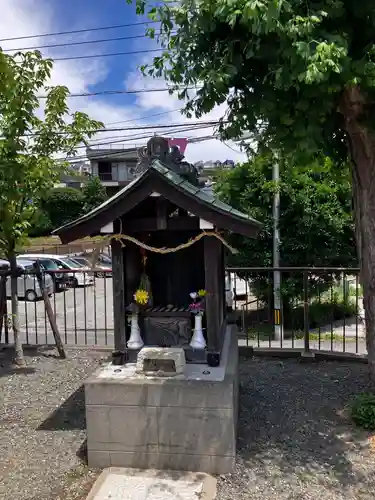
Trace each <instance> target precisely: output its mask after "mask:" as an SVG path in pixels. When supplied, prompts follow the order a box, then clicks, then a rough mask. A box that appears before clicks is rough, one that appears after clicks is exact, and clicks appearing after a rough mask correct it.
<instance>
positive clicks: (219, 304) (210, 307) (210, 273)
mask: <svg viewBox="0 0 375 500" xmlns="http://www.w3.org/2000/svg"><path fill="white" fill-rule="evenodd" d="M221 245H222V244H221V242H220V241H219V240H218V239H217V238H213V237H209V236H207V237H206V238H204V272H205V282H206V291H207V296H206V324H207V349H208V351H211V352H220V349H221V344H222V343H221V340H220V336H221V325H222V322H223V314H224V312H223V300H222V284H221V283H220V274H222V273H221V270H220V266H222V259H221V256H222V253H221V250H222V249H221Z"/></svg>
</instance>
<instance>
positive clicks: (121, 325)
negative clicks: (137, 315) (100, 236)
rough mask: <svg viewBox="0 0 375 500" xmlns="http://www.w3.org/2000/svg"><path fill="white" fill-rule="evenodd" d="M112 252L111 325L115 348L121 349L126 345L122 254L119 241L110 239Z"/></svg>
mask: <svg viewBox="0 0 375 500" xmlns="http://www.w3.org/2000/svg"><path fill="white" fill-rule="evenodd" d="M111 253H112V276H113V278H112V280H113V327H114V337H115V338H114V340H115V349H116V350H123V349H124V348H125V347H126V334H125V321H126V318H125V279H124V278H125V277H124V254H123V249H122V246H121V243H120V242H119V241H117V240H112V241H111Z"/></svg>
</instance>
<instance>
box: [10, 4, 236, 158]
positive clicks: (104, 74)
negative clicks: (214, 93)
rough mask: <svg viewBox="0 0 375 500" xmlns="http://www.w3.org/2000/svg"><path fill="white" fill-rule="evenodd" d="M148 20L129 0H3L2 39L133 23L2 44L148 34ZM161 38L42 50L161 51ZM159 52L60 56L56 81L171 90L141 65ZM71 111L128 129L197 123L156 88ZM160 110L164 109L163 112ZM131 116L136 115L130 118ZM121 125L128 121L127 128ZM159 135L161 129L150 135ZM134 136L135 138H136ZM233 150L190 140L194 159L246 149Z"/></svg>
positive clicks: (52, 53) (77, 86) (79, 101)
mask: <svg viewBox="0 0 375 500" xmlns="http://www.w3.org/2000/svg"><path fill="white" fill-rule="evenodd" d="M142 20H143V19H142V18H140V17H139V16H137V15H136V14H135V6H134V5H128V4H127V2H126V0H1V17H0V33H1V38H7V37H21V36H27V35H34V34H38V35H39V34H41V33H52V32H59V31H70V30H79V29H87V28H88V29H89V28H95V27H103V26H113V25H119V24H131V25H132V26H130V27H126V28H117V29H111V30H103V31H93V32H88V33H81V34H74V35H64V36H55V37H39V38H34V39H25V40H14V41H5V42H2V48H3V49H11V48H18V47H29V46H40V45H50V44H56V43H60V44H61V43H69V42H82V41H92V40H99V39H107V38H115V37H129V36H137V35H141V36H142V35H143V34H144V30H145V26H133V24H134V23H139V22H140V21H142ZM153 44H154V42H152V41H150V40H149V39H147V38H144V37H143V36H142V38H140V39H134V40H120V41H113V42H105V43H97V44H96V43H95V44H83V45H79V46H67V47H58V48H47V49H41V51H42V53H43V54H45V55H46V56H49V57H52V58H59V57H73V56H79V55H87V54H91V55H97V54H105V53H113V52H130V51H139V50H149V49H150V48H154V46H153ZM151 57H152V55H151V54H142V55H139V54H138V55H126V56H118V57H99V58H92V59H82V60H71V61H59V62H56V63H55V65H54V70H53V75H52V81H51V84H53V85H66V86H68V87H69V89H70V91H71V92H73V93H84V92H97V91H102V90H118V89H123V90H129V89H153V88H159V87H161V88H162V87H165V86H166V82H165V81H163V80H153V79H151V78H144V77H143V76H142V75H141V73H140V71H139V69H138V66H139V64H142V63H143V62H145V61H146V60H147V59H150V58H151ZM69 105H70V108H71V109H72V110H73V111H75V110H81V111H85V112H87V113H88V114H89V115H90V116H92V117H93V118H95V119H98V120H101V121H103V122H104V123H106V124H108V123H109V124H111V123H113V122H119V121H128V123H127V124H124V126H132V125H133V124H134V125H148V124H156V123H162V124H171V123H181V122H183V123H185V122H186V123H187V125H188V124H189V121H193V122H196V121H197V120H196V119H192V120H187V119H186V118H185V117H183V116H182V115H181V114H180V113H179V111H178V110H179V109H180V108H181V107H182V106H183V103H182V102H179V101H178V100H177V99H176V98H175V97H174V96H169V95H168V94H167V93H164V92H162V93H161V92H149V93H143V94H136V95H117V96H96V97H82V98H81V97H80V98H71V99H70V100H69ZM224 112H225V106H221V107H220V108H218V109H215V110H213V111H212V112H211V113H210V114H209V115H206V116H205V117H203V118H202V120H212V119H218V118H219V117H221V116H223V115H224ZM157 113H164V114H163V115H162V116H159V117H155V116H154V115H155V114H157ZM129 120H133V121H132V122H129ZM120 126H121V125H120ZM130 134H131V135H132V136H133V137H140V134H139V133H138V136H136V133H135V131H126V132H125V131H122V132H119V133H116V134H114V133H111V135H109V134H107V137H110V138H109V139H105V137H106V136H105V135H103V134H100V137H99V135H98V137H97V138H96V142H99V143H100V141H102V142H104V141H105V140H106V141H110V140H112V138H113V136H114V135H116V136H118V139H117V138H114V139H115V140H120V139H121V138H124V140H127V145H128V146H133V145H134V144H138V145H142V144H143V143H144V141H145V140H146V139H145V138H138V139H136V138H135V139H134V143H131V142H130V138H126V137H127V135H130ZM212 134H213V130H212V129H204V130H194V131H193V132H185V133H183V132H181V133H175V134H174V136H175V137H184V136H185V137H186V136H187V137H206V136H209V135H212ZM150 135H153V131H151V132H150ZM132 140H133V139H132ZM230 146H231V147H232V148H234V149H235V151H233V149H230V148H229V147H227V146H226V145H225V144H223V143H220V142H219V141H217V140H205V141H203V142H199V143H196V144H189V146H188V148H187V150H186V157H187V159H188V160H189V161H194V162H195V161H199V160H210V159H211V160H221V161H223V160H225V159H234V160H239V159H243V158H244V155H243V154H242V153H240V152H239V151H238V146H236V145H233V144H230Z"/></svg>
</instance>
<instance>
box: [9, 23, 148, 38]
mask: <svg viewBox="0 0 375 500" xmlns="http://www.w3.org/2000/svg"><path fill="white" fill-rule="evenodd" d="M157 22H158V21H143V22H138V23H130V24H115V25H112V26H99V27H96V28H86V29H80V30H72V31H58V32H54V33H39V34H37V35H27V36H15V37H11V38H0V42H10V41H12V40H26V39H28V38H42V37H45V36H61V35H73V34H76V33H88V32H89V31H104V30H113V29H119V28H132V27H133V26H144V25H146V24H155V23H157Z"/></svg>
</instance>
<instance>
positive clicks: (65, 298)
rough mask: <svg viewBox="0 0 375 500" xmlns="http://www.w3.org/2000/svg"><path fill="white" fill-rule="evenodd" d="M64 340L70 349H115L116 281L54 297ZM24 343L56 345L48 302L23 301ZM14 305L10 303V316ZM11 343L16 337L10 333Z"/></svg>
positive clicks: (101, 280) (97, 281)
mask: <svg viewBox="0 0 375 500" xmlns="http://www.w3.org/2000/svg"><path fill="white" fill-rule="evenodd" d="M50 300H51V304H52V307H53V309H54V311H55V315H56V321H57V325H58V328H59V330H60V334H61V337H62V340H63V342H64V343H65V344H67V345H100V346H105V345H108V346H110V347H112V346H113V342H114V341H113V297H112V279H111V278H96V279H95V283H94V285H93V286H88V287H85V288H70V289H67V290H65V291H64V292H60V293H55V294H54V295H53V296H52V297H51V299H50ZM19 309H20V326H21V335H22V340H23V342H25V343H28V344H44V343H45V344H53V343H54V338H53V334H52V330H51V327H50V324H49V321H48V317H47V315H46V312H45V307H44V302H43V301H37V302H26V301H23V300H20V301H19ZM10 313H11V304H10V300H8V315H10ZM9 340H10V342H12V341H13V334H12V332H11V330H10V331H9Z"/></svg>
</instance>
